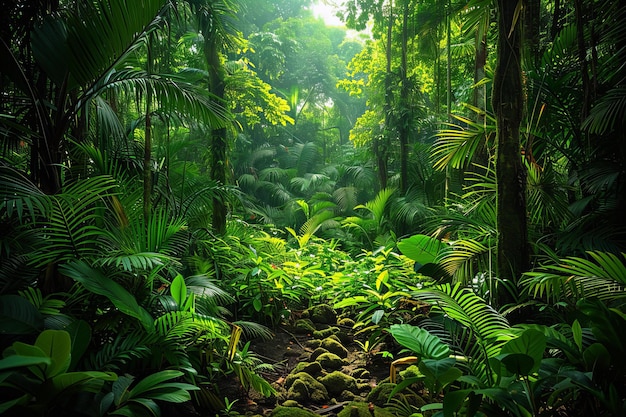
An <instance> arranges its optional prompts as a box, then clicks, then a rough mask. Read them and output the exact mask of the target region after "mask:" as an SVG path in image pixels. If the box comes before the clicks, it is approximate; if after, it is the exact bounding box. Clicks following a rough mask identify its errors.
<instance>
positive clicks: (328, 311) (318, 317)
mask: <svg viewBox="0 0 626 417" xmlns="http://www.w3.org/2000/svg"><path fill="white" fill-rule="evenodd" d="M302 317H304V318H308V319H311V321H312V322H313V323H319V324H336V323H337V313H336V312H335V310H334V309H333V308H332V307H331V306H329V305H328V304H320V305H316V306H313V307H311V308H309V309H307V310H305V311H303V312H302Z"/></svg>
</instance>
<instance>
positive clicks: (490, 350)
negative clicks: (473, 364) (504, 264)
mask: <svg viewBox="0 0 626 417" xmlns="http://www.w3.org/2000/svg"><path fill="white" fill-rule="evenodd" d="M414 296H415V297H416V298H418V299H420V300H423V301H426V302H428V303H430V304H432V305H433V306H434V307H435V308H436V309H438V310H440V311H442V312H443V313H444V314H447V316H448V317H449V318H450V319H451V320H454V321H457V322H459V323H460V324H462V325H463V326H465V327H467V328H468V329H470V330H471V331H472V333H473V335H474V337H475V338H476V340H477V342H478V343H480V344H481V345H482V348H483V349H484V351H485V353H486V355H487V357H488V358H490V357H494V356H495V355H497V354H499V353H500V347H501V345H502V344H503V342H502V341H501V340H500V339H501V338H502V337H503V336H505V335H507V334H508V329H509V328H510V325H509V323H508V321H507V320H506V318H504V317H503V316H502V315H501V314H500V313H498V312H497V311H496V310H495V309H494V308H493V307H491V306H490V305H489V304H487V303H486V302H485V301H484V300H483V299H481V298H480V297H478V296H477V295H476V294H474V293H473V292H472V291H471V290H469V289H468V288H466V287H463V286H462V285H461V284H455V285H450V284H444V285H438V286H436V287H434V288H428V289H424V290H419V291H417V292H415V293H414Z"/></svg>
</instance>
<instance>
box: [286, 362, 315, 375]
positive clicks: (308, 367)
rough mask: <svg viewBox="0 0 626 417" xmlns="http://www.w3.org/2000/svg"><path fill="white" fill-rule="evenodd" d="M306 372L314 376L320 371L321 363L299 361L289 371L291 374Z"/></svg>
mask: <svg viewBox="0 0 626 417" xmlns="http://www.w3.org/2000/svg"><path fill="white" fill-rule="evenodd" d="M300 372H306V373H307V374H309V375H311V376H315V375H317V374H319V373H320V372H322V365H321V364H320V363H319V362H299V363H298V364H297V365H296V366H295V368H293V370H292V371H291V373H292V374H294V375H295V374H297V373H300Z"/></svg>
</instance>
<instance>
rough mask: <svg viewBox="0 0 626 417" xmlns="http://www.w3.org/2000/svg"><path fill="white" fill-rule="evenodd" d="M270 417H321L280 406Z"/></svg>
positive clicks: (301, 410) (306, 411) (298, 409)
mask: <svg viewBox="0 0 626 417" xmlns="http://www.w3.org/2000/svg"><path fill="white" fill-rule="evenodd" d="M270 417H319V415H318V414H315V413H314V412H312V411H308V410H304V409H302V408H298V407H284V406H278V407H276V408H275V409H274V411H272V414H270Z"/></svg>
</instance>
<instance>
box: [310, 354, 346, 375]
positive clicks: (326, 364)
mask: <svg viewBox="0 0 626 417" xmlns="http://www.w3.org/2000/svg"><path fill="white" fill-rule="evenodd" d="M316 361H317V362H319V364H320V365H321V366H322V368H324V370H326V371H336V370H338V369H341V368H342V367H343V366H344V365H347V362H346V361H345V360H343V359H341V358H340V357H339V356H337V355H335V354H334V353H331V352H325V353H322V354H321V355H319V356H318V357H317V359H316Z"/></svg>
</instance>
